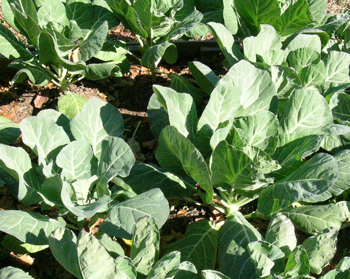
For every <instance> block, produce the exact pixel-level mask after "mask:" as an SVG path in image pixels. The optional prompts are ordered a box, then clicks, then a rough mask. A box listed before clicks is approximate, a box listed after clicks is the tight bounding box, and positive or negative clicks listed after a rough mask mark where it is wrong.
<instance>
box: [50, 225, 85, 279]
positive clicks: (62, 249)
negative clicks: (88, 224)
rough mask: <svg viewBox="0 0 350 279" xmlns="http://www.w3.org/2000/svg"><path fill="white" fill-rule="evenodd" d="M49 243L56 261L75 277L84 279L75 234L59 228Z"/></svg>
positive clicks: (51, 236)
mask: <svg viewBox="0 0 350 279" xmlns="http://www.w3.org/2000/svg"><path fill="white" fill-rule="evenodd" d="M48 241H49V245H50V249H51V252H52V254H53V256H54V257H55V259H56V260H57V261H58V262H59V263H60V264H61V265H62V266H63V267H64V268H65V269H66V270H68V271H69V272H70V273H72V274H73V275H74V276H76V277H77V278H79V279H82V278H83V275H82V274H81V271H80V266H79V259H78V252H77V237H76V236H75V234H74V233H73V232H72V231H70V230H68V229H66V228H58V229H56V230H55V231H53V232H52V233H51V235H50V236H49V238H48Z"/></svg>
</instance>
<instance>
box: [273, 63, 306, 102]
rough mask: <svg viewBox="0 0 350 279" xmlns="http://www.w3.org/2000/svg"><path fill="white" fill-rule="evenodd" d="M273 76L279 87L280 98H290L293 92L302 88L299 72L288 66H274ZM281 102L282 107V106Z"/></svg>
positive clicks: (278, 94)
mask: <svg viewBox="0 0 350 279" xmlns="http://www.w3.org/2000/svg"><path fill="white" fill-rule="evenodd" d="M271 78H272V80H273V83H274V84H275V86H276V88H277V96H278V98H279V99H285V98H289V96H290V95H291V93H292V92H293V91H294V90H295V89H297V88H300V85H301V81H300V78H299V76H298V74H297V73H296V72H295V71H294V70H293V69H291V68H289V67H287V66H272V67H271ZM281 105H282V104H281V102H280V107H281Z"/></svg>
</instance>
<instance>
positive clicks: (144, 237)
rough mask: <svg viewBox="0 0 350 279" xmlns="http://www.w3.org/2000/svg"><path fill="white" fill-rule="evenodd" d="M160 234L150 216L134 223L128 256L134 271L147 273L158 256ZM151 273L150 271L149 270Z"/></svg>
mask: <svg viewBox="0 0 350 279" xmlns="http://www.w3.org/2000/svg"><path fill="white" fill-rule="evenodd" d="M159 241H160V235H159V231H158V228H157V226H156V224H155V222H154V220H153V218H151V217H143V218H141V219H139V220H138V221H137V223H136V224H135V233H134V234H133V237H132V246H131V252H130V258H131V259H132V263H133V265H134V266H135V268H136V271H137V272H139V273H142V274H143V275H147V274H149V273H150V271H151V269H152V267H153V265H154V263H155V262H156V261H157V260H158V257H159ZM151 274H152V272H151Z"/></svg>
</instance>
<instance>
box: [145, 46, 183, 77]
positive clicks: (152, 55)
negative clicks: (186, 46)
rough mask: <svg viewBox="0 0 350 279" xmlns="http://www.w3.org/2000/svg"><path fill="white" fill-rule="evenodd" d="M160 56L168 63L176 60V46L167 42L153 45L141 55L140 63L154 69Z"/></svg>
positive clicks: (160, 58)
mask: <svg viewBox="0 0 350 279" xmlns="http://www.w3.org/2000/svg"><path fill="white" fill-rule="evenodd" d="M162 58H164V60H165V61H166V62H167V63H169V64H173V63H175V62H176V61H177V49H176V46H175V45H174V44H172V43H169V42H166V43H161V44H157V45H154V46H152V47H150V48H149V49H148V50H147V51H146V52H145V53H144V54H143V55H142V59H141V63H142V65H144V66H146V67H148V68H150V69H151V70H152V71H154V70H155V68H156V67H157V66H158V64H159V63H160V61H161V60H162Z"/></svg>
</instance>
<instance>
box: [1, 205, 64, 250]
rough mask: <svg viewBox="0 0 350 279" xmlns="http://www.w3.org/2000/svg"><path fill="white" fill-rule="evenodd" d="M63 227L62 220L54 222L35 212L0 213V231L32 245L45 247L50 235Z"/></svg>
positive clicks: (11, 211) (8, 211) (4, 211)
mask: <svg viewBox="0 0 350 279" xmlns="http://www.w3.org/2000/svg"><path fill="white" fill-rule="evenodd" d="M65 225H66V222H65V221H64V220H63V219H62V218H59V219H58V220H55V219H51V218H49V217H46V216H44V215H41V214H39V213H35V212H25V211H20V210H3V211H0V230H1V231H3V232H5V233H7V234H10V235H13V236H14V237H16V238H18V239H19V240H20V241H22V242H25V243H29V244H33V245H47V244H48V240H47V238H48V236H49V235H50V233H51V232H52V231H54V230H55V229H57V228H60V227H64V226H65Z"/></svg>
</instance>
